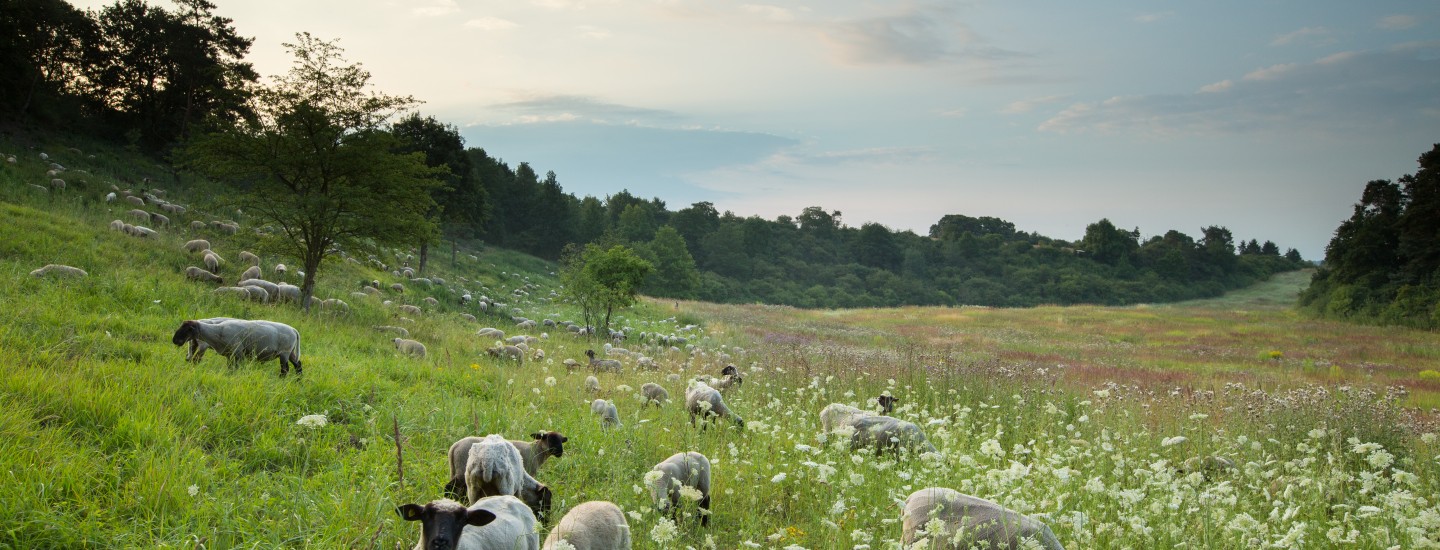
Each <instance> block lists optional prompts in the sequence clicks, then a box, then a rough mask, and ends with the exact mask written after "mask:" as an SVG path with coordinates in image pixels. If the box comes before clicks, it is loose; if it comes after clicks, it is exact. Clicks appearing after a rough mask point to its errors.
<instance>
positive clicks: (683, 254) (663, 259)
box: [645, 225, 700, 298]
mask: <svg viewBox="0 0 1440 550" xmlns="http://www.w3.org/2000/svg"><path fill="white" fill-rule="evenodd" d="M645 251H646V252H648V258H647V259H648V260H649V261H650V263H651V264H653V265H654V266H655V269H654V270H653V271H651V272H650V277H649V278H647V279H646V280H645V292H646V293H648V294H652V295H655V296H664V297H667V298H693V297H694V296H695V291H696V290H697V289H699V288H700V271H699V270H698V269H696V268H695V258H694V257H692V256H691V255H690V251H689V250H688V249H686V247H685V238H684V237H681V236H680V232H679V231H677V230H676V229H675V228H674V227H671V226H668V225H667V226H665V227H661V228H660V229H659V230H658V231H656V232H655V238H654V239H651V240H650V243H649V245H648V246H646V247H645Z"/></svg>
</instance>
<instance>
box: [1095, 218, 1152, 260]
mask: <svg viewBox="0 0 1440 550" xmlns="http://www.w3.org/2000/svg"><path fill="white" fill-rule="evenodd" d="M1139 239H1140V235H1139V232H1138V231H1137V232H1134V233H1132V232H1129V231H1125V230H1122V229H1117V228H1116V227H1115V224H1113V223H1110V220H1109V219H1101V220H1100V221H1098V222H1095V223H1092V224H1090V225H1087V226H1085V238H1084V239H1082V240H1081V243H1082V246H1084V247H1085V250H1087V251H1089V252H1090V255H1091V256H1092V257H1094V258H1095V260H1096V261H1098V262H1101V263H1105V264H1110V265H1117V264H1119V263H1120V262H1122V261H1127V260H1129V258H1130V255H1131V254H1134V253H1135V251H1136V250H1138V249H1139V248H1140V243H1139V242H1138V241H1139Z"/></svg>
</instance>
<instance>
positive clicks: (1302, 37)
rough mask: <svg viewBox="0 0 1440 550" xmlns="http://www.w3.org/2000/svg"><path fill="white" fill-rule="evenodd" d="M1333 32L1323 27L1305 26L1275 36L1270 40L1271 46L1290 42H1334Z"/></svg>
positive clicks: (1313, 43) (1318, 43) (1312, 43)
mask: <svg viewBox="0 0 1440 550" xmlns="http://www.w3.org/2000/svg"><path fill="white" fill-rule="evenodd" d="M1334 34H1335V33H1334V32H1332V31H1331V30H1330V29H1327V28H1325V27H1305V28H1303V29H1300V30H1297V31H1291V32H1287V33H1285V34H1282V35H1280V36H1277V37H1275V39H1274V40H1271V41H1270V45H1271V46H1288V45H1291V44H1311V45H1321V44H1330V43H1333V42H1335V36H1334Z"/></svg>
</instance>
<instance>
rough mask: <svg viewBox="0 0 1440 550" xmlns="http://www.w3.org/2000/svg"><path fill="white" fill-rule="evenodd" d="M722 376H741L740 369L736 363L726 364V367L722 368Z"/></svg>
mask: <svg viewBox="0 0 1440 550" xmlns="http://www.w3.org/2000/svg"><path fill="white" fill-rule="evenodd" d="M720 376H740V371H739V370H738V369H736V368H735V365H725V368H723V369H720Z"/></svg>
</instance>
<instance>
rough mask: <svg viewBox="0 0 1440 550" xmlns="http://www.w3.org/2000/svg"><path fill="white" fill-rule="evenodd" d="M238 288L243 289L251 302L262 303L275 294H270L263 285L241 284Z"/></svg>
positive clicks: (272, 298) (271, 298)
mask: <svg viewBox="0 0 1440 550" xmlns="http://www.w3.org/2000/svg"><path fill="white" fill-rule="evenodd" d="M240 288H242V289H245V293H246V295H247V296H248V297H249V298H250V301H252V302H260V303H262V304H263V303H266V302H269V301H271V300H274V299H275V295H274V294H271V293H270V291H269V290H266V289H265V288H264V287H258V286H241V287H240Z"/></svg>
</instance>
